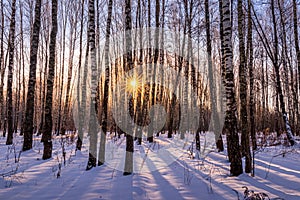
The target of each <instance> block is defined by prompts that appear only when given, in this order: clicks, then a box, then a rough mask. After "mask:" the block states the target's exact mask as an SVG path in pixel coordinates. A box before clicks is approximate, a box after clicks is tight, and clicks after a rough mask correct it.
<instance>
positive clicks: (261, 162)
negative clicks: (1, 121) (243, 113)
mask: <svg viewBox="0 0 300 200" xmlns="http://www.w3.org/2000/svg"><path fill="white" fill-rule="evenodd" d="M156 140H159V138H157V139H156ZM62 141H63V142H62ZM75 143H76V142H75V139H74V140H72V138H64V139H61V138H60V137H57V138H54V139H53V144H54V147H53V158H52V159H49V160H46V161H44V160H42V159H41V158H42V152H43V144H42V143H40V137H38V136H34V144H33V149H32V150H30V151H26V152H21V153H20V150H21V147H22V137H21V136H16V137H15V139H14V144H13V145H9V146H7V145H5V138H3V137H0V199H31V200H32V199H122V200H124V199H139V200H140V199H172V200H175V199H205V200H206V199H207V200H210V199H212V200H219V199H220V200H221V199H228V200H229V199H232V200H235V199H238V198H237V194H236V192H238V194H239V198H240V199H243V192H244V189H243V188H242V187H243V186H246V187H248V188H249V190H254V191H255V192H264V193H266V194H267V195H268V196H269V197H270V199H276V198H282V199H286V200H293V199H294V200H299V199H300V149H299V148H298V149H297V148H291V147H284V146H282V145H277V146H269V147H263V148H262V147H260V148H259V150H258V151H257V152H255V177H251V175H250V174H246V173H244V174H242V175H240V176H238V177H232V176H230V175H229V164H230V163H229V162H228V161H227V156H226V151H225V152H221V153H217V152H214V151H213V152H210V153H209V154H208V155H207V156H206V157H205V158H202V159H200V160H199V159H192V158H191V152H190V151H187V150H186V149H184V148H182V149H181V151H182V154H181V155H180V156H179V157H178V158H177V159H176V160H175V161H174V162H173V163H171V164H169V165H167V166H165V167H163V168H161V169H159V170H156V171H149V172H141V173H133V174H132V175H129V176H123V173H122V172H120V171H118V170H115V169H113V168H111V167H110V166H107V165H103V166H100V167H96V168H93V169H92V170H90V171H86V170H85V168H86V164H87V158H88V145H87V140H84V145H83V148H82V151H81V152H80V151H76V152H75ZM62 144H63V145H64V148H65V152H66V154H65V162H64V159H63V156H62V155H63V154H62ZM137 149H138V148H137ZM137 151H138V150H137ZM234 190H235V191H236V192H235V191H234Z"/></svg>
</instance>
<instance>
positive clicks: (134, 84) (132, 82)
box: [129, 79, 137, 88]
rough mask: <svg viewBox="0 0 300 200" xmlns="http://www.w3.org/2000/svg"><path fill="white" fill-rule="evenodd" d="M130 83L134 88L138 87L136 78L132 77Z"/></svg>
mask: <svg viewBox="0 0 300 200" xmlns="http://www.w3.org/2000/svg"><path fill="white" fill-rule="evenodd" d="M129 84H130V87H132V88H136V87H137V82H136V80H135V79H132V80H131V81H130V83H129Z"/></svg>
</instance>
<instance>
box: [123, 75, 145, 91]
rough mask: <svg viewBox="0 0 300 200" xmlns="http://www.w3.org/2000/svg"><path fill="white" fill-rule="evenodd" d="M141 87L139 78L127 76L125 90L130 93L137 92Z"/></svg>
mask: <svg viewBox="0 0 300 200" xmlns="http://www.w3.org/2000/svg"><path fill="white" fill-rule="evenodd" d="M141 85H142V83H141V77H139V76H129V77H127V79H126V90H127V91H128V92H130V93H135V92H137V91H138V90H139V88H140V87H141Z"/></svg>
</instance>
